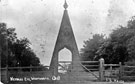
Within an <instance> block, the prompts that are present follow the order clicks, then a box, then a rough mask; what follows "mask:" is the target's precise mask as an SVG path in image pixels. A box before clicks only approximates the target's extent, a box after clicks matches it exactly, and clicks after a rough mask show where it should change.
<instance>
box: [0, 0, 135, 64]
mask: <svg viewBox="0 0 135 84" xmlns="http://www.w3.org/2000/svg"><path fill="white" fill-rule="evenodd" d="M67 3H68V13H69V17H70V21H71V24H72V28H73V31H74V34H75V38H76V42H77V45H78V48H79V50H80V49H81V48H82V47H83V41H85V40H87V39H89V38H91V37H92V35H93V34H96V33H98V34H101V33H102V34H106V36H108V35H109V34H110V33H111V31H112V30H113V29H116V28H117V27H118V26H119V25H123V26H126V25H127V21H128V20H129V19H130V18H131V17H132V16H134V15H135V0H67ZM63 4H64V0H0V22H5V23H7V26H8V27H14V28H16V32H17V36H18V37H19V38H23V37H27V38H28V39H29V40H30V42H31V44H32V45H31V47H32V49H33V50H34V52H35V53H36V55H37V56H38V57H39V58H40V61H41V63H42V64H44V65H49V63H50V60H51V57H52V52H53V49H54V46H55V42H56V39H57V35H58V31H59V28H60V23H61V19H62V16H63V11H64V8H63ZM65 54H66V55H70V56H71V53H70V52H69V51H68V50H66V49H64V50H62V51H60V54H59V55H60V56H62V55H65ZM62 59H69V56H64V57H62Z"/></svg>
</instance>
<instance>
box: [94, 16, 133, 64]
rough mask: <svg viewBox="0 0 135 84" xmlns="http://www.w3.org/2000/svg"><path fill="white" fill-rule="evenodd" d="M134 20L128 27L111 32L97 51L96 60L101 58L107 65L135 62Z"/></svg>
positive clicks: (130, 21) (120, 27)
mask: <svg viewBox="0 0 135 84" xmlns="http://www.w3.org/2000/svg"><path fill="white" fill-rule="evenodd" d="M134 54H135V18H132V19H131V20H129V21H128V25H127V26H125V27H123V26H119V28H117V29H115V30H113V32H112V33H111V34H110V37H109V38H108V41H107V42H104V44H103V45H102V46H101V48H100V49H99V50H98V56H97V57H96V58H97V59H99V58H101V57H103V58H104V59H105V62H107V63H118V62H122V63H124V62H126V61H132V60H135V56H134Z"/></svg>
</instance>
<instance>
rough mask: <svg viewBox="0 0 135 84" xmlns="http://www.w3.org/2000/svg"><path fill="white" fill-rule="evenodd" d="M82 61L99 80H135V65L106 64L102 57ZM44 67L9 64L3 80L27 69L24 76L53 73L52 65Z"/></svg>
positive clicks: (4, 70)
mask: <svg viewBox="0 0 135 84" xmlns="http://www.w3.org/2000/svg"><path fill="white" fill-rule="evenodd" d="M61 63H62V62H61ZM63 63H69V62H63ZM80 63H81V65H82V67H83V69H84V70H85V71H86V72H88V73H90V74H92V75H93V76H95V78H97V79H98V80H99V81H106V80H107V79H116V80H125V81H128V80H133V81H135V66H129V65H126V63H125V65H122V64H121V63H119V64H105V62H104V59H103V58H101V59H100V60H99V61H81V62H80ZM44 67H45V70H41V69H40V68H43V66H30V67H8V66H7V67H6V68H1V72H2V73H1V76H2V77H4V80H3V81H9V75H13V74H14V73H15V74H17V73H18V74H20V73H21V71H22V70H24V71H25V72H23V73H22V74H21V75H22V76H23V75H27V74H28V73H31V74H32V75H37V74H40V75H46V74H50V73H52V74H53V72H49V67H50V66H44ZM61 67H62V68H63V69H67V68H65V67H63V66H61ZM62 68H60V69H62ZM13 70H14V71H13ZM39 70H41V71H39ZM37 71H38V73H37ZM95 72H98V74H95ZM80 73H81V72H80ZM80 76H82V74H80ZM84 76H85V75H84Z"/></svg>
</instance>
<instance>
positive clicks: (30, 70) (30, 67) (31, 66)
mask: <svg viewBox="0 0 135 84" xmlns="http://www.w3.org/2000/svg"><path fill="white" fill-rule="evenodd" d="M31 72H32V65H30V73H31Z"/></svg>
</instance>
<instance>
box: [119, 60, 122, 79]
mask: <svg viewBox="0 0 135 84" xmlns="http://www.w3.org/2000/svg"><path fill="white" fill-rule="evenodd" d="M119 66H120V68H119V79H121V77H122V64H121V62H119Z"/></svg>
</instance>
